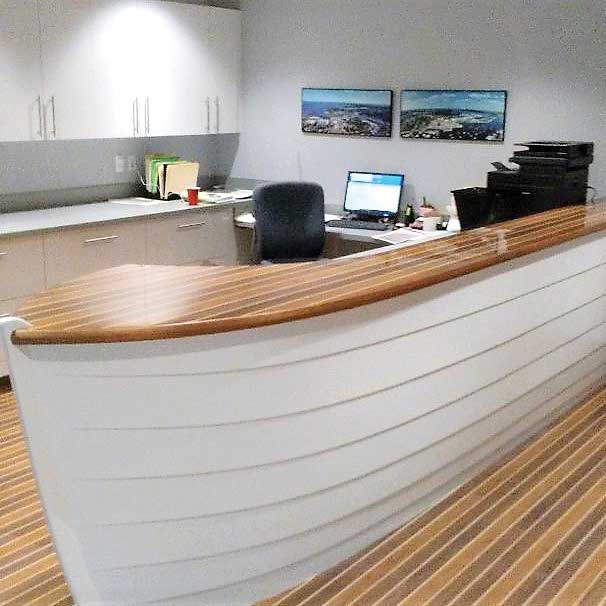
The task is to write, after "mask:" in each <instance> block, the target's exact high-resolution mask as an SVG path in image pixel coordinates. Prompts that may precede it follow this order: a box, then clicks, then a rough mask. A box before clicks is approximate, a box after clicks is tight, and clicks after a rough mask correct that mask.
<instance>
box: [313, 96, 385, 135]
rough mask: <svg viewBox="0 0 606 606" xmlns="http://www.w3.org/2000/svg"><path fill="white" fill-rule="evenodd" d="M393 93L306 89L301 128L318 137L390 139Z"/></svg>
mask: <svg viewBox="0 0 606 606" xmlns="http://www.w3.org/2000/svg"><path fill="white" fill-rule="evenodd" d="M392 120H393V91H391V90H365V89H344V88H304V89H302V92H301V128H302V130H303V132H304V133H313V134H317V135H348V136H355V137H391V128H392Z"/></svg>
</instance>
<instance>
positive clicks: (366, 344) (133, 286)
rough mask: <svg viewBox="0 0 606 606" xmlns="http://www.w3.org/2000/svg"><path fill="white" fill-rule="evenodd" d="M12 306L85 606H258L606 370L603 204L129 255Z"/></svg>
mask: <svg viewBox="0 0 606 606" xmlns="http://www.w3.org/2000/svg"><path fill="white" fill-rule="evenodd" d="M17 316H18V317H15V318H8V319H4V320H2V323H1V324H0V329H1V332H2V335H3V337H4V341H5V344H6V347H7V350H8V358H9V365H10V371H11V379H12V382H13V387H14V389H15V392H16V396H17V400H18V404H19V408H20V411H21V415H22V419H23V424H24V427H25V432H26V435H27V439H28V443H29V447H30V451H31V457H32V462H33V468H34V472H35V475H36V477H37V480H38V483H39V487H40V492H41V496H42V500H43V504H44V508H45V511H46V514H47V518H48V523H49V527H50V530H51V534H52V537H53V540H54V543H55V547H56V549H57V552H58V554H59V557H60V560H61V563H62V565H63V568H64V571H65V574H66V577H67V580H68V582H69V584H70V587H71V589H72V592H73V594H74V597H75V600H76V602H77V603H78V605H79V606H92V605H101V604H102V605H111V606H121V605H126V604H129V605H130V604H146V603H151V602H153V603H154V604H163V605H171V606H180V605H191V606H194V605H195V606H200V605H201V604H203V605H209V604H223V605H229V606H232V605H234V604H246V603H250V602H252V601H254V600H256V599H261V598H263V597H266V596H269V595H272V594H275V593H278V592H279V591H281V590H283V589H285V588H287V587H289V586H292V585H294V584H296V583H297V582H299V581H302V580H304V579H306V578H308V577H309V576H311V575H313V574H315V573H317V572H318V571H321V570H325V569H326V568H328V567H330V566H331V565H333V564H335V563H337V562H339V561H341V560H343V559H344V558H346V557H347V556H349V555H352V554H354V553H355V552H356V551H358V550H360V549H362V548H364V547H365V546H367V545H369V544H370V543H372V542H373V541H375V540H376V539H378V538H379V537H381V536H383V535H385V534H386V533H388V532H390V531H391V530H393V529H394V528H396V527H398V526H400V525H401V524H403V523H404V522H405V521H407V520H408V519H410V518H411V517H413V516H415V515H416V514H418V513H419V512H420V511H422V510H424V509H426V508H427V507H428V506H429V505H431V504H433V503H435V502H436V501H437V500H438V499H440V498H441V497H443V496H444V495H445V494H446V493H447V492H449V491H451V490H452V489H453V488H455V487H457V486H458V485H460V484H461V483H462V482H463V481H465V480H466V479H467V478H469V477H470V476H472V475H474V474H477V473H478V471H479V470H480V469H482V468H484V467H486V466H487V465H489V464H490V463H491V462H493V461H495V460H496V459H497V458H498V457H501V456H503V454H504V453H506V452H507V451H508V450H510V449H512V448H513V447H514V446H515V445H517V444H518V443H520V442H521V441H523V440H525V439H527V438H528V437H529V436H530V435H532V434H533V433H536V432H537V431H538V430H539V429H540V428H541V427H543V426H545V425H546V424H547V423H549V422H550V420H551V419H553V417H554V415H555V414H556V413H558V412H560V411H562V410H564V409H565V408H567V407H570V406H572V405H573V404H575V403H577V402H578V401H580V400H581V399H582V398H584V397H585V396H586V395H587V394H588V393H589V392H591V391H592V390H594V389H596V388H597V387H599V386H602V385H603V384H604V383H605V382H606V202H605V201H599V202H597V203H595V204H589V205H588V206H586V207H585V206H571V207H566V208H562V209H558V210H554V211H549V212H547V213H543V214H540V215H535V216H532V217H527V218H524V219H519V220H515V221H511V222H508V223H502V224H499V225H494V226H491V227H488V228H481V229H477V230H473V231H469V232H466V233H462V234H460V235H456V236H453V237H451V238H445V239H443V240H438V241H434V242H429V243H425V244H419V245H417V246H412V247H407V248H402V249H397V248H395V249H382V250H381V249H380V250H378V251H376V252H375V251H372V253H369V254H367V255H366V256H362V257H358V258H352V259H341V260H336V261H328V262H322V263H310V264H290V265H274V266H257V267H160V266H155V267H153V266H123V267H119V268H115V269H110V270H106V271H102V272H99V273H96V274H94V275H91V276H88V277H86V278H82V279H78V280H75V281H73V282H70V283H67V284H65V285H62V286H59V287H56V288H54V289H52V290H50V291H48V292H46V293H43V294H41V295H39V296H37V297H35V298H33V299H31V300H30V301H29V302H28V303H26V305H25V307H23V308H22V309H21V310H20V311H19V312H18V313H17Z"/></svg>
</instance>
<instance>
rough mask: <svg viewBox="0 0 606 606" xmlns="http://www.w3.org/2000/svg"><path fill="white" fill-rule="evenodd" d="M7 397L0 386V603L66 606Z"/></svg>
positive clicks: (18, 426) (12, 404)
mask: <svg viewBox="0 0 606 606" xmlns="http://www.w3.org/2000/svg"><path fill="white" fill-rule="evenodd" d="M73 603H74V602H73V600H72V597H71V595H70V592H69V589H68V587H67V585H66V583H65V580H64V578H63V573H62V572H61V567H60V566H59V562H58V560H57V556H56V555H55V553H54V551H53V547H52V545H51V541H50V538H49V536H48V530H47V528H46V523H45V521H44V516H43V513H42V508H41V506H40V502H39V500H38V494H37V492H36V487H35V484H34V478H33V475H32V470H31V467H30V463H29V458H28V454H27V450H26V446H25V442H24V440H23V435H22V432H21V423H20V421H19V416H18V414H17V410H16V408H15V400H14V398H13V396H12V394H11V393H10V392H9V391H8V390H7V389H6V388H2V387H0V604H1V605H2V606H71V605H72V604H73Z"/></svg>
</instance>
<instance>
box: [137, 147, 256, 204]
mask: <svg viewBox="0 0 606 606" xmlns="http://www.w3.org/2000/svg"><path fill="white" fill-rule="evenodd" d="M199 173H200V164H199V163H198V162H190V161H188V160H183V159H182V158H180V157H179V156H171V155H167V154H147V155H146V156H145V181H144V185H145V189H146V193H147V197H149V198H152V199H156V200H184V201H185V202H187V203H188V204H189V205H190V206H196V205H197V204H200V203H202V204H215V203H217V202H224V201H226V200H250V199H251V198H252V193H253V192H252V190H249V189H242V190H237V191H232V192H224V191H218V190H214V191H203V190H202V189H201V188H200V187H198V186H197V183H198V176H199Z"/></svg>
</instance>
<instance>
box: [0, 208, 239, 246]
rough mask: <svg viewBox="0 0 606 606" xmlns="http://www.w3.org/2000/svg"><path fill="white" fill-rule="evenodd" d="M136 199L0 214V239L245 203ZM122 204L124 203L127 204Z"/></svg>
mask: <svg viewBox="0 0 606 606" xmlns="http://www.w3.org/2000/svg"><path fill="white" fill-rule="evenodd" d="M139 200H141V198H127V199H124V200H112V201H109V202H96V203H93V204H78V205H75V206H62V207H58V208H47V209H43V210H27V211H21V212H15V213H2V214H0V237H2V236H14V235H22V234H27V233H32V232H38V231H50V230H55V229H62V228H67V227H75V226H79V225H91V224H96V223H107V222H111V221H124V220H127V219H136V218H143V217H150V216H154V215H164V214H171V213H176V212H199V211H202V210H208V209H213V208H218V207H225V206H236V205H239V204H245V203H246V201H236V200H229V201H226V202H217V203H215V204H198V206H188V204H187V202H182V201H176V202H162V201H158V203H157V204H152V205H145V206H137V205H136V204H132V203H133V202H136V201H139ZM124 202H127V204H125V203H124Z"/></svg>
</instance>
